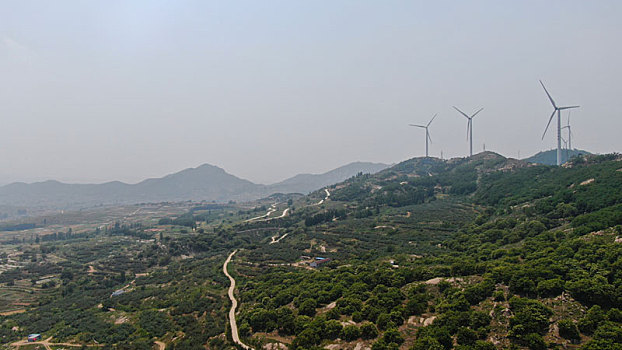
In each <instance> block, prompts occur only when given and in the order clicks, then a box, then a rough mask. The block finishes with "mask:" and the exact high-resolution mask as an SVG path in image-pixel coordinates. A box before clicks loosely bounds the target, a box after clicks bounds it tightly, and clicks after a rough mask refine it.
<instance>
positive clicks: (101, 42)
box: [0, 0, 622, 183]
mask: <svg viewBox="0 0 622 350" xmlns="http://www.w3.org/2000/svg"><path fill="white" fill-rule="evenodd" d="M621 15H622V3H620V2H619V1H607V0H603V1H573V0H563V1H562V0H553V1H535V0H534V1H520V2H518V1H514V2H507V1H494V0H490V1H462V2H456V1H425V2H424V1H331V2H320V1H305V2H303V1H261V2H260V1H219V2H216V1H131V2H127V1H106V2H92V1H90V2H84V1H63V2H49V1H13V2H2V3H0V77H1V78H0V118H1V119H2V121H3V123H2V127H0V160H2V163H3V164H4V166H3V167H1V168H0V182H8V181H15V180H26V181H32V180H42V179H48V178H54V179H58V180H61V181H71V182H103V181H108V180H121V181H126V182H137V181H140V180H142V179H144V178H148V177H159V176H162V175H164V174H167V173H171V172H175V171H178V170H180V169H183V168H187V167H194V166H197V165H199V164H203V163H210V164H216V165H218V166H221V167H223V168H225V169H226V170H227V171H228V172H230V173H233V174H235V175H237V176H240V177H243V178H246V179H249V180H251V181H254V182H260V183H271V182H276V181H279V180H282V179H284V178H287V177H290V176H292V175H294V174H297V173H304V172H313V173H320V172H324V171H327V170H329V169H332V168H336V167H338V166H340V165H343V164H346V163H349V162H352V161H356V160H362V161H372V162H383V163H394V162H399V161H401V160H404V159H407V158H411V157H414V156H422V155H424V154H425V142H424V141H425V140H424V136H425V132H424V131H423V130H419V129H417V128H412V127H409V126H408V124H409V123H414V124H420V123H426V122H427V121H428V120H429V119H430V118H431V117H432V115H434V114H435V113H438V115H439V116H438V117H437V119H436V120H435V121H434V123H433V124H432V126H431V127H430V133H431V137H432V141H433V143H432V144H431V145H430V154H431V155H432V156H440V154H441V151H442V152H443V155H444V157H446V158H447V157H456V156H465V155H466V154H467V152H468V144H467V141H466V125H467V123H466V119H465V118H464V117H462V116H461V115H459V114H458V113H457V112H456V111H454V110H453V109H452V105H455V106H457V107H459V108H460V109H462V110H464V111H465V112H467V113H472V112H474V111H476V110H477V109H479V108H480V107H484V110H483V111H482V112H481V113H480V114H479V115H478V116H477V117H476V118H475V119H474V121H473V136H474V149H475V150H476V151H478V152H479V151H481V150H482V148H483V145H484V144H485V145H486V149H488V150H493V151H496V152H499V153H501V154H503V155H506V156H511V157H517V156H518V154H519V152H520V156H521V157H527V156H529V155H531V154H534V153H536V152H538V151H540V150H543V149H550V148H552V147H553V146H554V145H555V137H554V131H555V130H549V133H548V134H547V135H546V137H545V139H544V141H543V140H542V139H541V137H542V132H543V131H544V128H545V126H546V123H547V121H548V117H549V115H550V114H551V112H552V107H551V105H550V103H549V101H548V99H547V97H546V95H545V93H544V91H543V90H542V88H541V86H540V85H539V83H538V79H542V80H543V81H544V83H545V84H546V86H547V88H548V90H549V91H550V92H551V94H552V96H553V97H554V98H555V100H556V102H558V104H560V105H573V104H578V105H581V108H580V109H577V110H573V111H572V112H571V124H572V128H573V132H574V137H573V146H575V147H577V148H581V149H586V150H588V151H591V152H599V153H605V152H613V151H620V150H621V149H622V138H621V137H620V136H619V134H620V130H622V118H620V112H619V110H618V109H617V105H616V102H617V97H618V96H620V95H621V94H622V84H620V80H621V78H622V68H621V65H620V64H619V62H621V61H622V48H620V46H619V45H618V41H619V38H620V37H622V25H620V24H619V18H620V16H621ZM565 122H566V114H564V123H565ZM551 131H553V132H551Z"/></svg>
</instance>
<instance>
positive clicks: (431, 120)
mask: <svg viewBox="0 0 622 350" xmlns="http://www.w3.org/2000/svg"><path fill="white" fill-rule="evenodd" d="M436 116H437V114H435V115H434V116H433V117H432V119H430V122H429V123H428V125H427V126H426V127H428V126H430V124H432V122H433V121H434V118H436Z"/></svg>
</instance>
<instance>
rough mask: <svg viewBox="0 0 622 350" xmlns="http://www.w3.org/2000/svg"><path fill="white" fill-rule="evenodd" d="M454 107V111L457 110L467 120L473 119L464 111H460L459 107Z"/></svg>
mask: <svg viewBox="0 0 622 350" xmlns="http://www.w3.org/2000/svg"><path fill="white" fill-rule="evenodd" d="M453 107H454V109H455V110H457V111H458V112H459V113H460V114H462V115H463V116H464V117H465V118H467V119H471V118H469V116H468V115H467V114H466V113H464V112H463V111H461V110H459V109H458V107H456V106H453Z"/></svg>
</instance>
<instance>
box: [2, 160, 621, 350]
mask: <svg viewBox="0 0 622 350" xmlns="http://www.w3.org/2000/svg"><path fill="white" fill-rule="evenodd" d="M154 229H155V230H157V231H155V232H159V233H154V231H153V230H154ZM621 236H622V158H621V157H620V156H618V155H604V156H586V157H579V158H575V159H573V160H572V161H571V162H570V163H568V164H567V165H566V166H564V167H552V166H545V165H534V164H530V163H527V162H523V161H519V160H511V159H506V158H504V157H502V156H499V155H497V154H494V153H491V152H485V153H481V154H478V155H475V156H473V157H471V158H465V159H453V160H449V161H444V160H439V159H427V158H416V159H411V160H408V161H405V162H402V163H400V164H397V165H395V166H393V167H391V168H389V169H385V170H383V171H381V172H379V173H377V174H374V175H368V174H367V175H363V174H359V175H357V176H354V177H352V178H350V179H348V180H346V181H344V182H342V183H339V184H336V185H333V186H329V187H328V188H327V189H326V190H321V191H316V192H313V193H311V194H309V195H307V196H284V195H280V196H273V197H271V198H267V199H264V200H261V201H258V202H254V203H250V204H228V205H196V206H194V207H192V208H191V209H190V210H187V211H186V213H185V214H182V215H170V216H164V217H162V216H161V217H160V218H159V219H158V220H155V219H149V220H145V221H144V222H142V223H134V224H132V225H129V224H124V223H123V222H121V223H120V224H119V225H117V226H115V227H111V228H110V229H106V230H105V231H104V232H91V233H85V234H84V236H81V237H73V238H72V239H69V240H67V239H65V240H63V241H58V240H47V241H46V242H45V243H41V244H38V245H30V246H28V247H23V248H21V249H22V250H25V251H28V252H29V255H28V256H27V257H26V259H28V258H29V257H32V256H33V255H34V257H35V261H36V262H32V263H28V264H26V265H25V266H26V267H25V268H24V269H21V270H18V271H17V272H12V273H9V274H7V273H5V274H2V275H0V283H4V284H7V285H8V284H10V283H12V282H13V283H14V282H16V281H17V282H19V283H21V282H20V281H28V280H31V279H32V280H35V279H37V278H38V277H37V276H43V275H54V274H59V276H60V278H59V280H58V282H57V283H56V284H55V285H54V286H52V287H50V288H48V292H47V293H45V294H42V295H41V297H40V299H39V302H38V305H36V306H34V305H33V306H32V307H30V308H29V309H28V311H27V312H24V313H20V314H15V315H7V316H0V317H2V318H1V320H2V328H0V329H1V330H2V332H3V333H2V336H3V337H4V338H3V339H4V342H6V343H8V342H9V341H13V340H15V339H17V337H18V336H23V335H24V334H26V333H27V332H35V331H36V332H43V333H44V334H45V335H46V336H53V337H54V338H55V339H58V340H64V341H67V342H74V343H82V344H91V345H94V344H95V341H96V342H97V343H99V344H105V345H104V347H103V348H107V347H109V348H127V349H140V348H145V349H147V348H150V347H151V346H152V344H153V342H154V341H156V340H157V341H162V342H163V343H165V344H166V347H167V349H204V348H205V347H208V348H210V349H231V348H234V347H233V345H232V342H231V338H230V330H229V329H228V326H227V318H226V313H227V310H228V307H229V301H228V300H227V299H226V294H225V290H226V288H227V287H228V281H227V279H226V277H225V276H224V275H223V274H222V263H223V262H224V260H225V258H226V255H227V254H228V253H230V252H231V251H233V250H235V249H237V250H238V253H237V255H236V256H235V258H234V260H233V262H232V263H231V265H230V266H229V271H230V272H231V273H232V274H233V275H234V277H235V278H236V280H237V291H236V294H237V298H238V301H239V302H240V306H239V314H238V316H237V325H238V329H239V332H240V337H241V338H242V341H243V342H245V343H246V344H249V345H251V346H253V347H255V348H257V349H259V348H262V349H285V348H289V349H358V350H362V349H372V350H382V349H416V350H419V349H452V348H455V349H547V348H560V349H561V348H567V349H620V348H621V347H620V344H621V343H622V323H621V322H622V311H620V310H621V309H622V272H621V271H622V239H621V238H620V237H621ZM141 240H144V241H145V242H146V243H145V242H142V241H141ZM43 254H46V257H47V258H44V257H43ZM51 255H54V256H56V257H57V258H58V259H57V260H56V261H51V260H49V257H50V256H51ZM320 257H321V258H328V259H330V260H326V261H323V263H322V264H321V265H320V267H318V268H313V267H311V263H312V262H317V261H319V260H317V259H316V258H320ZM46 259H48V260H46ZM85 265H95V266H96V267H97V270H98V271H99V270H100V272H98V273H96V274H93V273H89V272H88V271H86V269H85V268H84V267H83V266H85ZM126 286H129V287H127V288H125V287H126ZM120 288H125V289H126V290H127V291H128V292H127V293H125V294H123V295H121V296H119V297H110V296H109V295H110V293H111V292H113V291H114V290H117V289H120ZM119 320H123V322H121V323H119ZM14 326H18V327H19V328H20V329H21V330H20V332H18V334H16V333H15V331H11V327H14Z"/></svg>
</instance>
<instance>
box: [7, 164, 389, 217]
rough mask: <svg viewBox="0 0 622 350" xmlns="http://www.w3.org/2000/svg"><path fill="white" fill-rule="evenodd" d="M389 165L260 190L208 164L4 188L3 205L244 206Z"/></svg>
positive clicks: (352, 167)
mask: <svg viewBox="0 0 622 350" xmlns="http://www.w3.org/2000/svg"><path fill="white" fill-rule="evenodd" d="M387 167H388V165H385V164H376V163H363V162H356V163H351V164H348V165H345V166H343V167H340V168H337V169H334V170H331V171H329V172H327V173H324V174H317V175H312V174H301V175H296V176H294V177H292V178H290V179H287V180H284V181H281V182H279V183H276V184H272V185H260V184H255V183H253V182H251V181H248V180H244V179H241V178H239V177H236V176H234V175H232V174H229V173H227V172H226V171H225V170H224V169H222V168H219V167H217V166H214V165H210V164H203V165H201V166H199V167H196V168H188V169H184V170H182V171H179V172H177V173H174V174H169V175H166V176H164V177H161V178H152V179H147V180H144V181H141V182H139V183H137V184H126V183H123V182H120V181H112V182H106V183H103V184H66V183H62V182H59V181H54V180H48V181H43V182H35V183H31V184H26V183H23V182H16V183H12V184H9V185H5V186H2V187H0V205H10V206H26V207H28V206H30V207H50V208H76V207H88V206H95V205H110V204H133V203H142V202H166V201H185V200H194V201H202V200H205V201H216V202H226V201H230V200H235V201H246V200H253V199H258V198H262V197H266V196H269V195H271V194H273V193H292V192H296V193H308V192H311V191H313V190H317V189H319V188H321V187H324V186H328V185H331V184H334V183H337V182H340V181H343V180H345V179H347V178H349V177H352V176H354V175H356V174H357V173H359V172H363V173H375V172H378V171H380V170H382V169H385V168H387Z"/></svg>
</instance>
